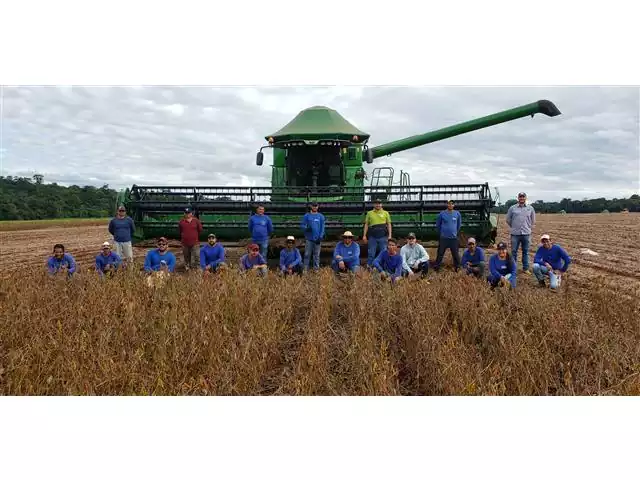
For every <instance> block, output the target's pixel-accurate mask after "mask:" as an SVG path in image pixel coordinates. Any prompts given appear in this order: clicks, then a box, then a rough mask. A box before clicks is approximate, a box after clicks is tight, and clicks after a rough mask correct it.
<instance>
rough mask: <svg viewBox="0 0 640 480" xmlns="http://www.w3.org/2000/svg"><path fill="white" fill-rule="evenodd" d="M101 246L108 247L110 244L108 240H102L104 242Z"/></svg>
mask: <svg viewBox="0 0 640 480" xmlns="http://www.w3.org/2000/svg"><path fill="white" fill-rule="evenodd" d="M102 246H103V247H110V246H111V244H110V243H109V242H104V243H103V244H102Z"/></svg>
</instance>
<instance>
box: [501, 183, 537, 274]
mask: <svg viewBox="0 0 640 480" xmlns="http://www.w3.org/2000/svg"><path fill="white" fill-rule="evenodd" d="M506 221H507V225H509V228H510V229H511V255H512V256H513V260H514V261H515V262H516V263H517V261H518V248H519V247H520V245H522V270H523V271H524V272H525V273H531V272H530V271H529V247H530V246H531V231H532V230H533V227H534V226H535V224H536V212H535V210H534V209H533V207H532V206H531V205H527V195H526V194H525V193H524V192H520V193H519V194H518V203H516V204H515V205H511V207H509V210H508V211H507V217H506Z"/></svg>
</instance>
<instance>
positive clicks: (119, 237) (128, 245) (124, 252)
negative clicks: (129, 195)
mask: <svg viewBox="0 0 640 480" xmlns="http://www.w3.org/2000/svg"><path fill="white" fill-rule="evenodd" d="M135 232H136V226H135V223H134V222H133V218H131V217H129V216H127V210H126V208H124V205H120V206H119V207H118V213H117V214H116V216H115V217H114V218H112V219H111V221H110V222H109V233H110V234H111V235H113V246H114V247H115V248H116V254H117V255H118V256H119V257H120V258H122V259H123V260H124V261H126V262H129V263H131V262H133V247H132V241H133V234H134V233H135Z"/></svg>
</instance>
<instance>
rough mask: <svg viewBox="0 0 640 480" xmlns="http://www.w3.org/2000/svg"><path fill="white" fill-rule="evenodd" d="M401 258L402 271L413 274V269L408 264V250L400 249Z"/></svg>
mask: <svg viewBox="0 0 640 480" xmlns="http://www.w3.org/2000/svg"><path fill="white" fill-rule="evenodd" d="M400 257H402V269H403V270H404V271H405V272H407V273H409V272H411V267H410V266H409V264H408V263H407V250H406V249H405V248H404V247H402V248H401V249H400Z"/></svg>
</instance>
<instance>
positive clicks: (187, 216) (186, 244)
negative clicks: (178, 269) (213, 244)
mask: <svg viewBox="0 0 640 480" xmlns="http://www.w3.org/2000/svg"><path fill="white" fill-rule="evenodd" d="M178 228H179V230H180V241H181V242H182V256H183V257H184V268H185V270H186V271H189V270H190V269H191V267H192V266H193V267H195V266H196V265H198V260H199V258H200V234H201V233H202V223H200V220H199V219H198V218H196V217H194V216H193V212H192V210H191V209H190V208H185V210H184V218H183V219H182V220H180V223H179V224H178Z"/></svg>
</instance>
